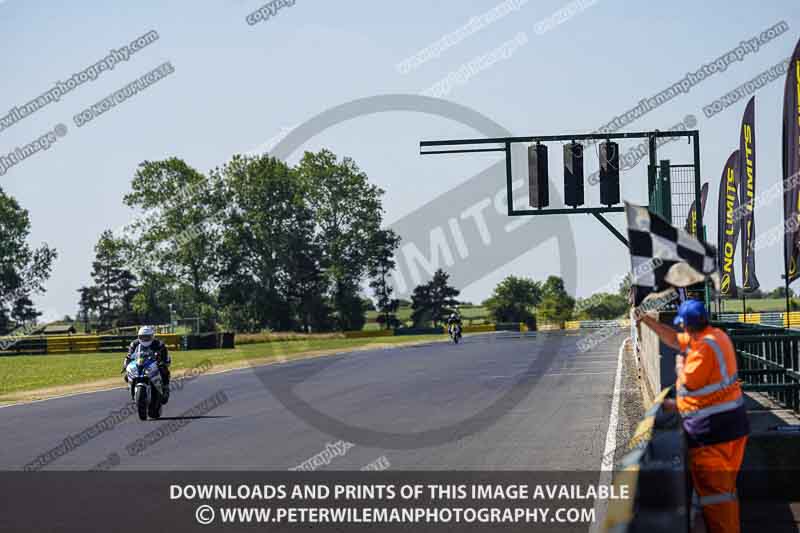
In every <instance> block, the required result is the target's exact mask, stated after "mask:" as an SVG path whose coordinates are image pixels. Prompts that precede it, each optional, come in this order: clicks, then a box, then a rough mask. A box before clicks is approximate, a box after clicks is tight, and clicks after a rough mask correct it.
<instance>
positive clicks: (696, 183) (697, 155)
mask: <svg viewBox="0 0 800 533" xmlns="http://www.w3.org/2000/svg"><path fill="white" fill-rule="evenodd" d="M692 140H693V141H694V206H695V207H694V211H695V213H697V224H695V235H696V236H697V237H698V238H700V232H701V231H702V230H701V229H700V228H702V227H703V206H702V205H700V196H701V195H700V133H698V132H695V133H694V134H693V135H692Z"/></svg>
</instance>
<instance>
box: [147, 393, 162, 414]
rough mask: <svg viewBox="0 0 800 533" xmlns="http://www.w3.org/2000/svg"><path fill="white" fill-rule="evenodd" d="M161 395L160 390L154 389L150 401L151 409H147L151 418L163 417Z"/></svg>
mask: <svg viewBox="0 0 800 533" xmlns="http://www.w3.org/2000/svg"><path fill="white" fill-rule="evenodd" d="M161 408H162V402H161V395H160V394H159V393H158V391H153V399H152V401H151V402H150V409H149V410H148V411H147V414H148V415H150V418H161Z"/></svg>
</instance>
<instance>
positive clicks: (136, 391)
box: [125, 346, 164, 420]
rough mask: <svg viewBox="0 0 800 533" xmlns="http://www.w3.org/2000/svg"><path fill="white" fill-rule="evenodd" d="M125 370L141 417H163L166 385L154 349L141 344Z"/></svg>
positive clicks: (144, 418) (143, 418) (142, 418)
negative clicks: (162, 379) (162, 409)
mask: <svg viewBox="0 0 800 533" xmlns="http://www.w3.org/2000/svg"><path fill="white" fill-rule="evenodd" d="M125 371H126V372H127V376H128V386H129V387H130V390H131V399H132V400H133V402H134V403H135V404H136V408H137V410H138V412H139V419H140V420H147V417H148V416H150V418H161V408H162V406H163V397H164V385H163V383H162V381H161V372H159V371H158V362H157V361H156V354H155V353H154V352H153V351H152V350H149V349H147V348H143V347H141V346H139V347H138V348H137V349H136V351H135V352H133V353H132V354H131V361H130V363H128V366H127V367H126V369H125Z"/></svg>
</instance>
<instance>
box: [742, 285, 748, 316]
mask: <svg viewBox="0 0 800 533" xmlns="http://www.w3.org/2000/svg"><path fill="white" fill-rule="evenodd" d="M742 313H743V314H744V321H745V323H746V322H747V296H745V295H744V289H743V290H742Z"/></svg>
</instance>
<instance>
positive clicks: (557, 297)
mask: <svg viewBox="0 0 800 533" xmlns="http://www.w3.org/2000/svg"><path fill="white" fill-rule="evenodd" d="M574 307H575V299H574V298H572V297H571V296H570V295H569V294H567V291H566V289H565V288H564V280H563V279H561V278H560V277H558V276H550V277H548V278H547V280H546V281H545V282H544V285H543V286H542V301H541V303H540V304H539V306H538V307H537V311H538V315H539V317H541V318H542V319H543V320H545V321H548V322H564V321H565V320H568V319H569V318H570V317H571V316H572V310H573V308H574Z"/></svg>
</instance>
